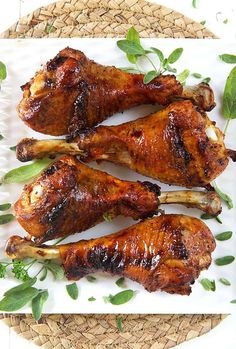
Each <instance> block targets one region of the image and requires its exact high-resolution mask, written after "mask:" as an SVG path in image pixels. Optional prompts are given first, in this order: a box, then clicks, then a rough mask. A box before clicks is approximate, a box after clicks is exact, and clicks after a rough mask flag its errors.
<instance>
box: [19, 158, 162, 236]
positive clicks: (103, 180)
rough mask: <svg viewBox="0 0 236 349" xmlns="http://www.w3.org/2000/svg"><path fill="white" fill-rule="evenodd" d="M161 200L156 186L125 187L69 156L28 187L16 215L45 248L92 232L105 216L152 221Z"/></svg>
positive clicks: (136, 183) (138, 184)
mask: <svg viewBox="0 0 236 349" xmlns="http://www.w3.org/2000/svg"><path fill="white" fill-rule="evenodd" d="M159 194H160V190H159V187H158V186H157V185H155V184H152V183H148V182H143V183H141V182H128V181H122V180H119V179H118V178H115V177H113V176H110V175H108V174H107V173H105V172H101V171H98V170H94V169H92V168H89V167H88V166H85V165H83V164H82V163H81V162H79V161H78V160H76V159H75V158H74V157H72V156H64V157H62V158H61V159H60V160H58V161H56V162H54V163H53V165H51V166H50V167H49V168H48V169H47V170H46V171H44V172H43V174H42V175H40V176H39V177H38V178H37V179H36V180H35V181H34V182H32V183H31V184H28V185H26V186H25V188H24V190H23V193H22V195H21V197H20V199H19V200H18V201H17V202H16V203H15V205H14V209H15V214H16V218H17V220H18V222H19V223H20V224H21V226H22V227H23V228H24V229H25V230H26V231H27V232H28V233H29V234H30V235H31V236H33V237H35V239H36V240H37V242H39V241H40V242H43V241H47V240H51V239H54V238H57V237H61V236H67V235H71V234H74V233H77V232H82V231H84V230H86V229H89V228H91V227H92V226H94V225H96V224H98V223H100V222H102V221H103V220H104V215H105V214H108V215H109V216H110V217H112V218H114V217H115V216H118V215H123V216H128V217H132V218H133V219H140V218H142V219H143V218H145V217H148V216H152V215H153V214H154V213H157V211H158V206H159V199H158V196H159Z"/></svg>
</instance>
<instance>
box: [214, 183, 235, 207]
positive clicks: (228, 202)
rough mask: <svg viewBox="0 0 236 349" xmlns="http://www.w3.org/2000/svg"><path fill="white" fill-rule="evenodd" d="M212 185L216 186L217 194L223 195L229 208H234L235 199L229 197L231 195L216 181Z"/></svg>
mask: <svg viewBox="0 0 236 349" xmlns="http://www.w3.org/2000/svg"><path fill="white" fill-rule="evenodd" d="M212 186H213V187H214V189H215V191H216V192H217V194H218V195H219V196H220V197H221V199H222V200H223V201H224V202H225V203H226V205H227V206H228V208H229V209H231V208H233V207H234V205H233V201H232V199H231V198H230V197H229V195H227V194H225V193H224V192H223V191H222V190H221V189H220V188H219V187H218V186H217V184H216V183H215V182H213V183H212Z"/></svg>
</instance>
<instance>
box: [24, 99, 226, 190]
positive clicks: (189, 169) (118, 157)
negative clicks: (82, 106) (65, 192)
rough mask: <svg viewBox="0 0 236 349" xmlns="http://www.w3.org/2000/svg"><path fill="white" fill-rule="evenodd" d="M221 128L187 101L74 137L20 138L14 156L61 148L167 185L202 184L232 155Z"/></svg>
mask: <svg viewBox="0 0 236 349" xmlns="http://www.w3.org/2000/svg"><path fill="white" fill-rule="evenodd" d="M223 140H224V135H223V133H222V132H221V131H220V130H219V129H218V128H217V127H215V123H214V122H212V121H210V120H209V118H208V117H207V115H206V113H205V112H203V111H201V110H199V109H198V107H196V106H194V105H193V104H192V102H190V101H178V102H174V103H171V104H170V105H169V106H168V107H166V108H165V109H163V110H161V111H159V112H157V113H154V114H151V115H149V116H146V117H144V118H141V119H138V120H135V121H130V122H127V123H124V124H122V125H118V126H98V127H96V128H95V129H92V130H86V131H85V132H83V133H81V134H79V135H78V136H77V137H75V138H74V139H71V140H69V141H68V142H66V141H65V140H42V141H38V140H35V139H27V138H26V139H23V140H22V141H21V142H20V143H19V144H18V145H17V158H18V159H19V160H20V161H28V160H31V159H34V158H41V157H44V156H50V155H52V156H53V155H56V154H58V153H59V154H60V153H64V154H73V155H79V156H80V157H81V159H83V161H85V162H89V161H92V160H107V161H111V162H114V163H117V164H121V165H124V166H127V167H129V168H130V169H132V170H134V171H136V172H139V173H141V174H143V175H146V176H149V177H152V178H155V179H158V180H160V181H161V182H165V183H168V184H176V185H180V186H185V187H189V188H191V187H203V186H206V185H207V184H209V183H210V182H211V181H213V180H214V179H215V178H216V177H217V176H218V175H219V174H220V173H221V172H222V171H223V170H224V169H225V168H226V166H227V164H228V161H229V160H228V157H229V156H232V152H229V151H228V150H227V149H226V148H225V145H224V141H223Z"/></svg>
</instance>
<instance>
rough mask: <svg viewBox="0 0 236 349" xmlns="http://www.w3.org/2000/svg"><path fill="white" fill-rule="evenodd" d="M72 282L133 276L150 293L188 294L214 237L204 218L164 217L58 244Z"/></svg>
mask: <svg viewBox="0 0 236 349" xmlns="http://www.w3.org/2000/svg"><path fill="white" fill-rule="evenodd" d="M58 248H59V251H60V257H61V260H62V263H63V266H64V269H65V272H66V276H67V278H68V279H70V280H78V279H80V278H82V277H83V276H85V275H87V274H89V273H92V272H95V271H105V272H108V273H110V274H115V275H120V276H125V277H128V278H129V279H132V280H134V281H137V282H138V283H140V284H142V285H143V286H144V287H145V289H146V290H148V291H149V292H154V291H157V290H162V291H166V292H169V293H179V294H183V295H188V294H189V293H190V292H191V284H193V283H194V280H195V279H196V278H198V276H199V274H200V272H201V271H202V270H203V269H206V268H208V267H209V265H210V263H211V253H212V252H213V251H214V249H215V241H214V238H213V236H212V233H211V231H210V230H209V229H208V227H207V226H206V225H205V224H204V223H203V222H202V221H200V220H199V219H196V218H193V217H187V216H183V215H162V216H159V217H156V218H152V219H147V220H145V221H143V222H141V223H138V224H136V225H133V226H131V227H130V228H127V229H123V230H121V231H120V232H118V233H115V234H111V235H108V236H104V237H100V238H97V239H92V240H82V241H79V242H77V243H72V244H67V245H62V246H58Z"/></svg>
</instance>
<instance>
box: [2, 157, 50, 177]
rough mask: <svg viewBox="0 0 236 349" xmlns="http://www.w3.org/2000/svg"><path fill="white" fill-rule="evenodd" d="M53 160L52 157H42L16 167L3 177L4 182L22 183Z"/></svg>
mask: <svg viewBox="0 0 236 349" xmlns="http://www.w3.org/2000/svg"><path fill="white" fill-rule="evenodd" d="M51 162H52V160H51V159H42V160H37V161H35V162H33V163H32V164H30V165H25V166H20V167H18V168H15V169H13V170H11V171H9V172H8V173H6V174H5V176H4V177H3V178H2V183H21V182H25V181H28V180H29V179H31V178H33V177H35V176H37V175H38V174H39V173H40V172H42V171H43V170H44V169H45V168H46V167H48V166H49V164H50V163H51Z"/></svg>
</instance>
